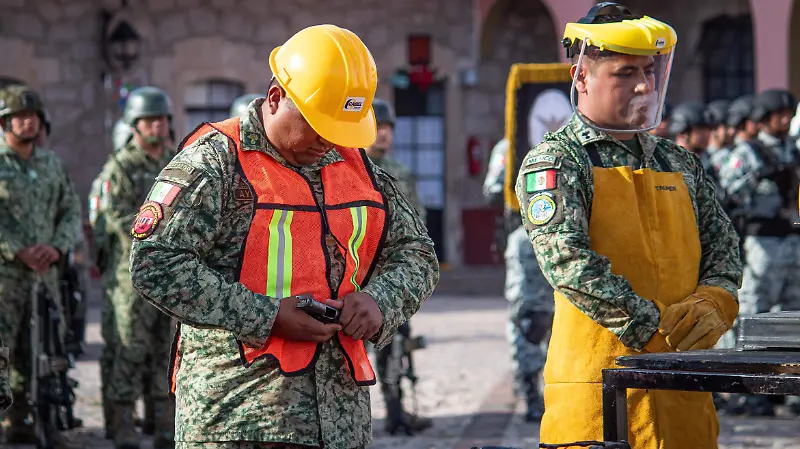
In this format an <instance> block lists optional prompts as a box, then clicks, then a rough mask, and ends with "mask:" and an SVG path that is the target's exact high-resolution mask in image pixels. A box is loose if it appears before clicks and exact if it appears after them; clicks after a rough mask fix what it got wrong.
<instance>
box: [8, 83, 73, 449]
mask: <svg viewBox="0 0 800 449" xmlns="http://www.w3.org/2000/svg"><path fill="white" fill-rule="evenodd" d="M44 118H45V117H44V106H43V104H42V101H41V99H40V97H39V95H38V94H37V93H36V92H34V91H33V90H31V89H29V88H27V87H25V86H16V85H15V86H8V87H6V88H5V89H3V90H0V126H2V128H3V131H4V135H3V139H2V141H0V210H2V211H3V214H0V341H3V342H4V343H6V344H7V345H8V348H9V352H10V354H11V357H12V358H11V360H10V361H11V364H12V367H13V369H14V373H13V377H12V389H13V394H14V404H13V406H12V407H11V409H10V410H9V416H8V417H7V418H8V419H7V422H6V423H5V424H6V425H5V427H6V429H5V431H6V432H7V437H8V442H9V443H34V442H35V435H34V432H33V428H32V426H30V425H29V420H28V419H27V418H28V416H29V410H28V401H27V400H26V397H25V393H26V391H27V390H28V388H29V385H28V384H29V382H30V369H31V367H30V365H29V363H28V362H29V357H30V355H29V354H28V353H27V352H28V351H29V350H30V345H29V343H28V342H29V340H28V338H29V335H30V334H29V331H28V329H27V328H28V323H29V320H30V313H31V308H30V298H31V293H32V292H31V290H32V288H33V286H34V284H35V282H36V280H37V278H39V277H41V279H42V280H43V281H44V282H45V284H46V285H47V287H48V289H49V291H50V293H51V294H52V295H53V296H54V298H55V300H56V303H57V304H58V305H59V312H60V313H59V314H60V315H61V319H62V322H64V321H66V319H65V317H64V308H63V299H62V298H60V297H59V295H58V293H59V288H58V262H59V261H60V259H61V258H62V257H63V256H65V255H66V254H67V253H68V252H69V251H70V250H71V249H72V248H73V246H74V245H75V242H76V237H77V235H78V232H79V229H80V216H81V209H80V201H79V200H78V196H77V195H76V193H75V189H74V186H73V184H72V181H71V179H70V176H69V173H68V171H67V169H66V167H65V166H64V163H63V162H62V161H61V159H60V158H58V157H57V156H56V155H55V154H54V153H53V152H51V151H49V150H47V149H45V148H43V147H42V146H40V145H38V144H37V143H36V141H37V140H38V139H40V138H41V134H42V128H43V126H44V124H43V122H44ZM62 337H63V335H62ZM48 431H49V432H52V433H53V435H52V439H53V440H54V441H55V444H56V446H57V447H80V446H79V445H77V444H76V442H75V441H71V440H70V439H69V438H67V437H66V436H65V435H64V434H60V433H57V432H56V430H55V429H48ZM2 436H3V435H0V442H2Z"/></svg>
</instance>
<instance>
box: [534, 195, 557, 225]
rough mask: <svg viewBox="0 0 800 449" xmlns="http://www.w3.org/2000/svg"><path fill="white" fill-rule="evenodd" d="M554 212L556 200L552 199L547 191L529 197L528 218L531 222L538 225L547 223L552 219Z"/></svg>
mask: <svg viewBox="0 0 800 449" xmlns="http://www.w3.org/2000/svg"><path fill="white" fill-rule="evenodd" d="M555 214H556V202H555V201H553V196H552V195H550V194H547V193H540V194H538V195H534V196H533V197H532V198H531V202H530V205H529V206H528V220H530V221H531V223H533V224H535V225H537V226H540V225H543V224H547V222H549V221H550V220H552V219H553V216H554V215H555Z"/></svg>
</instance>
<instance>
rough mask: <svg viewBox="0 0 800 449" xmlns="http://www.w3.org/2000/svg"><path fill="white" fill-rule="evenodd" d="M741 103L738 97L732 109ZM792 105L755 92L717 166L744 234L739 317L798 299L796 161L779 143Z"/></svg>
mask: <svg viewBox="0 0 800 449" xmlns="http://www.w3.org/2000/svg"><path fill="white" fill-rule="evenodd" d="M737 101H739V100H737ZM734 104H736V102H734ZM743 106H746V105H745V104H744V101H742V102H740V103H739V105H738V106H737V108H742V109H744V108H743ZM795 106H796V102H795V100H794V98H793V97H792V95H791V94H790V93H789V92H787V91H781V90H767V91H764V92H762V93H761V94H759V95H758V96H757V97H756V98H755V101H754V102H753V104H752V109H751V111H750V115H749V117H748V118H747V119H741V123H739V126H738V128H737V129H738V130H739V135H738V136H737V137H738V138H739V139H738V143H737V145H736V146H735V147H734V149H733V150H732V152H731V155H730V158H729V159H728V161H727V163H726V164H724V165H723V167H722V170H721V171H720V183H721V185H723V186H724V187H725V189H726V194H727V195H728V198H730V199H731V201H732V204H733V207H734V211H733V213H732V215H734V216H735V217H737V219H738V220H737V221H738V222H739V226H738V227H739V229H740V233H741V235H742V238H743V239H744V245H743V252H744V260H745V269H744V278H743V281H742V287H741V289H740V290H739V303H740V314H741V315H743V316H747V315H754V314H756V313H763V312H769V311H770V310H774V309H775V308H778V309H779V308H782V307H784V306H787V305H790V304H795V305H797V304H800V278H798V276H796V273H797V268H798V263H799V262H800V238H798V233H797V230H795V229H793V225H792V223H793V221H794V217H795V216H796V212H797V183H798V179H797V176H796V170H795V167H796V164H797V162H796V161H793V160H791V159H790V158H789V155H788V153H787V152H786V147H785V143H784V142H785V139H786V137H787V135H788V132H789V122H790V119H791V117H792V114H793V113H794V108H795ZM736 112H737V113H739V112H740V111H739V110H736ZM742 112H743V111H742ZM730 115H731V116H733V115H734V105H732V106H731V113H730ZM740 116H741V114H738V116H737V117H735V118H736V119H737V120H738V119H740V118H741V117H740ZM729 119H730V117H729ZM754 125H757V128H758V130H759V131H758V134H757V136H756V138H752V135H753V128H754V127H755V126H754ZM747 138H750V140H745V139H747ZM790 307H791V306H790ZM734 329H736V327H735V328H734ZM734 338H735V334H732V335H730V336H729V337H728V343H727V345H729V346H732V345H733V342H734V341H735V340H734ZM729 412H731V413H734V414H738V413H747V414H749V415H751V416H772V415H774V413H775V410H774V407H773V404H772V402H771V401H770V400H769V399H768V398H766V397H764V396H744V395H741V396H738V397H736V398H734V399H732V400H731V403H730V407H729Z"/></svg>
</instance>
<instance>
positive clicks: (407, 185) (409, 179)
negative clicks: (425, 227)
mask: <svg viewBox="0 0 800 449" xmlns="http://www.w3.org/2000/svg"><path fill="white" fill-rule="evenodd" d="M370 160H371V161H372V162H373V163H374V164H375V165H377V166H378V167H380V168H381V169H383V171H384V172H386V173H388V174H389V175H391V176H392V177H394V182H395V184H397V186H398V187H400V190H401V191H402V192H403V194H404V195H405V196H406V199H407V200H408V201H409V202H410V203H411V205H412V206H414V209H416V210H417V212H418V213H419V216H420V217H421V218H422V222H423V223H425V214H426V212H427V211H426V210H425V206H424V205H423V204H422V199H421V198H420V197H419V193H418V192H417V178H416V177H415V176H414V173H413V172H412V171H411V169H409V168H408V167H406V166H405V165H403V164H401V163H399V162H397V161H396V160H394V159H392V158H391V157H390V156H384V157H382V158H380V159H379V158H372V157H370Z"/></svg>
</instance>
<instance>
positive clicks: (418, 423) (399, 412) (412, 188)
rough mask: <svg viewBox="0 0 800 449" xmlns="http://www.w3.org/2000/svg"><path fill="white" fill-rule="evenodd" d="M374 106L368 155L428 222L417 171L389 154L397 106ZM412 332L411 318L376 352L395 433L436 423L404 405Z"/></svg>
mask: <svg viewBox="0 0 800 449" xmlns="http://www.w3.org/2000/svg"><path fill="white" fill-rule="evenodd" d="M372 108H373V110H374V111H375V123H376V126H377V134H376V137H375V143H373V144H372V145H371V146H369V147H368V148H366V153H367V156H368V157H369V159H370V160H371V161H372V162H373V163H374V164H375V165H377V166H378V167H380V168H382V169H383V170H384V171H385V172H386V173H388V174H390V175H392V176H394V177H395V179H396V181H395V184H397V186H398V187H399V188H400V190H402V192H403V193H404V194H405V196H406V199H408V201H409V203H411V205H412V206H414V209H415V210H416V212H417V213H418V214H419V216H420V218H421V219H422V222H423V223H425V215H426V211H425V208H424V207H423V205H422V200H421V199H420V197H419V194H418V193H417V180H416V178H415V177H414V174H413V173H412V172H411V170H410V169H409V168H408V167H406V166H405V165H403V164H401V163H399V162H397V161H396V160H395V159H394V158H393V157H391V156H390V155H389V154H388V153H389V151H390V150H391V148H392V141H393V138H394V123H395V114H394V109H393V108H392V106H391V105H390V104H389V103H388V102H387V101H385V100H381V99H379V98H375V99H374V100H373V101H372ZM410 335H411V327H410V324H409V322H408V321H407V322H405V323H404V324H403V325H401V326H400V328H398V330H397V334H396V335H395V338H394V340H392V343H391V344H389V345H388V346H386V347H385V348H383V349H382V350H380V351H378V352H377V354H376V358H377V360H376V362H377V368H378V369H377V374H378V382H380V385H381V393H382V394H383V399H384V401H385V402H386V411H387V418H386V430H387V432H389V433H391V434H394V433H395V432H396V431H397V430H398V429H399V427H402V426H405V427H407V429H406V430H407V431H408V432H418V431H421V430H425V429H427V428H429V427H431V426H432V425H433V420H431V419H430V418H428V417H425V416H418V415H416V414H415V413H408V412H406V411H405V410H404V408H403V389H402V386H401V380H402V378H403V373H401V372H397V371H398V370H400V369H402V366H403V363H402V361H401V360H399V358H400V357H401V356H402V355H403V351H402V350H398V349H397V348H396V346H397V345H403V344H404V342H405V340H406V339H407V338H408V337H410Z"/></svg>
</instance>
